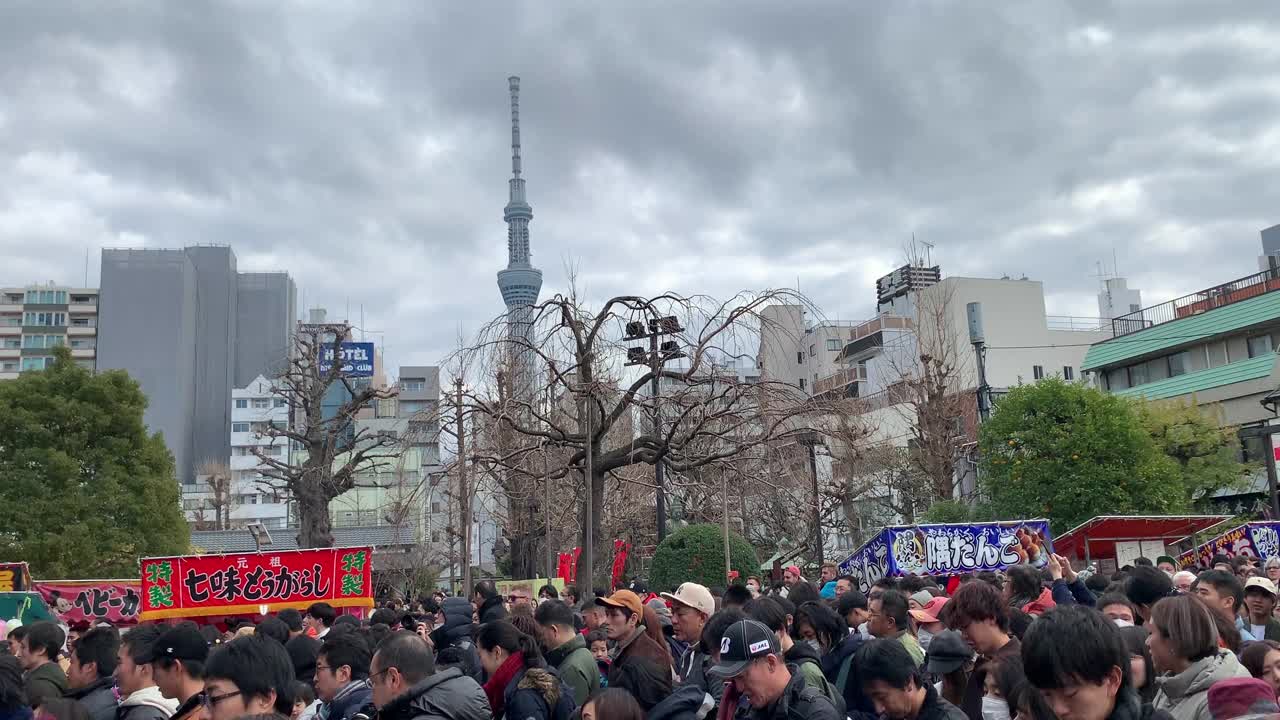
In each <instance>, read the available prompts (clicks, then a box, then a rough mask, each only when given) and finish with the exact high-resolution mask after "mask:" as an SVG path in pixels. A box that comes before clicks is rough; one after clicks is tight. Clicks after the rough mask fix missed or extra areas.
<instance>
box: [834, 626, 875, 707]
mask: <svg viewBox="0 0 1280 720" xmlns="http://www.w3.org/2000/svg"><path fill="white" fill-rule="evenodd" d="M862 642H863V641H862V636H861V635H859V634H858V633H849V634H848V635H846V636H845V638H844V639H843V640H841V641H840V644H839V645H836V646H835V647H834V648H832V649H831V650H830V652H828V653H827V654H826V655H824V656H823V657H822V675H823V676H824V677H826V679H827V682H829V683H831V685H832V687H834V688H835V690H836V692H838V693H840V695H841V697H843V698H844V707H845V711H846V712H848V714H849V717H875V716H876V706H875V705H874V704H873V703H872V702H871V699H870V698H868V697H867V696H866V694H864V693H863V692H862V679H861V678H859V677H858V666H857V663H855V662H854V661H853V654H854V653H856V652H857V651H858V648H860V647H862ZM846 665H847V666H848V670H845V667H846ZM842 671H843V673H844V675H845V678H844V684H841V683H840V675H841V673H842Z"/></svg>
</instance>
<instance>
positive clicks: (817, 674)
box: [782, 642, 844, 714]
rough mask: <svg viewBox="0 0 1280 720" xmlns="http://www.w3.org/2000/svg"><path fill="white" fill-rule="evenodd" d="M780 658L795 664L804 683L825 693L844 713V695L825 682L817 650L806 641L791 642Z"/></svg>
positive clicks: (825, 678) (820, 658)
mask: <svg viewBox="0 0 1280 720" xmlns="http://www.w3.org/2000/svg"><path fill="white" fill-rule="evenodd" d="M782 659H783V660H784V661H785V662H786V663H787V664H788V665H795V666H796V668H798V669H799V671H800V675H801V676H802V677H804V684H805V685H808V686H809V687H811V688H813V689H815V690H817V691H818V692H820V693H822V694H823V695H825V696H826V698H827V699H828V700H830V701H831V704H832V705H835V706H836V710H839V711H840V713H841V714H844V696H842V695H841V694H840V692H839V691H838V690H836V688H835V685H833V684H831V683H829V682H827V677H826V676H825V675H823V674H822V657H821V656H820V655H818V651H817V650H814V649H813V648H812V647H810V646H809V645H808V644H807V643H802V642H798V643H792V644H791V649H790V650H788V651H786V652H785V653H783V654H782Z"/></svg>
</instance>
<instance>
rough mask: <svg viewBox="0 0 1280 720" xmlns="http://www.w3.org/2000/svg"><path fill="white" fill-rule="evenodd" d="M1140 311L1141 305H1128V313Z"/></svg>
mask: <svg viewBox="0 0 1280 720" xmlns="http://www.w3.org/2000/svg"><path fill="white" fill-rule="evenodd" d="M1141 309H1142V306H1141V305H1139V304H1137V303H1129V312H1131V313H1136V312H1138V311H1139V310H1141Z"/></svg>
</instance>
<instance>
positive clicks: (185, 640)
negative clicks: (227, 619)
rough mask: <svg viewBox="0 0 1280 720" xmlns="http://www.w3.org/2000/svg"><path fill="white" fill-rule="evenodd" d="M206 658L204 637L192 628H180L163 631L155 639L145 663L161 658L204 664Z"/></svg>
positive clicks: (207, 648)
mask: <svg viewBox="0 0 1280 720" xmlns="http://www.w3.org/2000/svg"><path fill="white" fill-rule="evenodd" d="M208 657H209V643H207V642H205V639H204V635H201V634H200V631H199V630H196V629H195V628H193V627H189V626H181V627H173V628H170V629H168V630H165V631H164V633H163V634H161V635H160V637H158V638H156V642H155V645H152V646H151V652H150V653H148V659H147V660H146V662H149V663H151V662H155V661H156V660H159V659H161V658H164V659H167V660H186V661H191V660H198V661H200V662H204V661H205V660H206V659H207V658H208Z"/></svg>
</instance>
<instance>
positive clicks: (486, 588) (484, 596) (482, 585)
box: [471, 580, 507, 625]
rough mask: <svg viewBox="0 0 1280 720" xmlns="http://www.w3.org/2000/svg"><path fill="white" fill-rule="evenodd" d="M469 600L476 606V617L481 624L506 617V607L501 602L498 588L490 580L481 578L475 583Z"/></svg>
mask: <svg viewBox="0 0 1280 720" xmlns="http://www.w3.org/2000/svg"><path fill="white" fill-rule="evenodd" d="M471 602H472V604H474V605H475V607H476V618H477V619H478V620H479V621H480V624H481V625H483V624H485V623H489V622H493V621H494V620H504V619H506V617H507V608H506V606H505V605H503V604H502V595H500V594H498V588H497V587H496V586H495V585H494V584H493V581H492V580H481V581H480V582H478V583H476V586H475V588H474V590H473V591H472V593H471Z"/></svg>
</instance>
